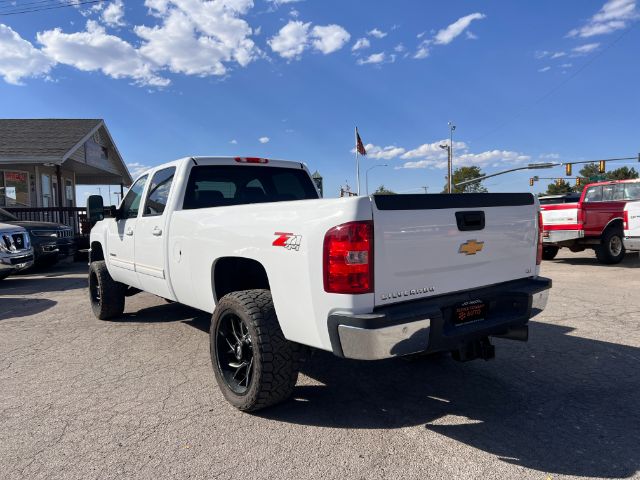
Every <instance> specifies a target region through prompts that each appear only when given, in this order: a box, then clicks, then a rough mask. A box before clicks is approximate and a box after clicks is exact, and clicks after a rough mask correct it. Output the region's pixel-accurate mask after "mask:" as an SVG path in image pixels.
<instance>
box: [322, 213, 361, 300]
mask: <svg viewBox="0 0 640 480" xmlns="http://www.w3.org/2000/svg"><path fill="white" fill-rule="evenodd" d="M323 257H324V258H323V268H324V291H325V292H329V293H349V294H356V293H371V292H373V222H371V221H364V222H349V223H344V224H342V225H338V226H337V227H333V228H332V229H331V230H329V231H328V232H327V233H326V234H325V236H324V255H323Z"/></svg>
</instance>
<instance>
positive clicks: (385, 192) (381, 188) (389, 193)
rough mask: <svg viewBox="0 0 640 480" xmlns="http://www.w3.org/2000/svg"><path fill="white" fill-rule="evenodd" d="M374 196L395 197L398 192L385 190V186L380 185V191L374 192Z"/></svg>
mask: <svg viewBox="0 0 640 480" xmlns="http://www.w3.org/2000/svg"><path fill="white" fill-rule="evenodd" d="M373 194H374V195H395V194H396V192H393V191H391V190H388V189H386V188H384V185H380V186H379V187H378V189H377V190H376V191H375V192H373Z"/></svg>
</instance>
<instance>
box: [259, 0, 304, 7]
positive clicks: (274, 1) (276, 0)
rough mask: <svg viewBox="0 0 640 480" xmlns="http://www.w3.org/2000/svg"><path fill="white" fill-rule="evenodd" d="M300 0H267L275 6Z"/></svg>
mask: <svg viewBox="0 0 640 480" xmlns="http://www.w3.org/2000/svg"><path fill="white" fill-rule="evenodd" d="M301 1H302V0H267V2H269V3H272V4H273V5H275V6H280V5H286V4H287V3H298V2H301Z"/></svg>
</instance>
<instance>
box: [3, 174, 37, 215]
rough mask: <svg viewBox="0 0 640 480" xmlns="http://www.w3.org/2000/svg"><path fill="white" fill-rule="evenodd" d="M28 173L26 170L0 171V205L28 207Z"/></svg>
mask: <svg viewBox="0 0 640 480" xmlns="http://www.w3.org/2000/svg"><path fill="white" fill-rule="evenodd" d="M29 205H30V201H29V174H28V173H27V172H20V171H12V170H5V171H0V206H3V207H28V206H29Z"/></svg>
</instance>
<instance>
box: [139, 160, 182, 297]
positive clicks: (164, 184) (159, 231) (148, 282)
mask: <svg viewBox="0 0 640 480" xmlns="http://www.w3.org/2000/svg"><path fill="white" fill-rule="evenodd" d="M175 173H176V167H168V168H163V169H162V170H158V171H157V172H155V173H154V174H153V177H152V179H151V182H150V183H149V188H147V193H146V199H145V202H144V207H143V210H142V215H141V216H140V218H139V219H138V224H137V226H136V239H135V245H136V246H135V254H136V271H137V272H138V279H139V281H140V284H141V285H142V289H143V290H144V291H146V292H150V293H154V294H156V295H158V296H160V297H164V298H169V299H172V300H173V299H174V295H173V293H172V292H171V288H170V286H169V279H168V278H167V271H166V257H167V254H166V252H167V232H166V229H167V227H168V225H169V222H168V219H167V216H168V215H167V212H165V210H166V206H167V202H168V201H169V196H170V194H171V185H172V183H173V178H174V175H175Z"/></svg>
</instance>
